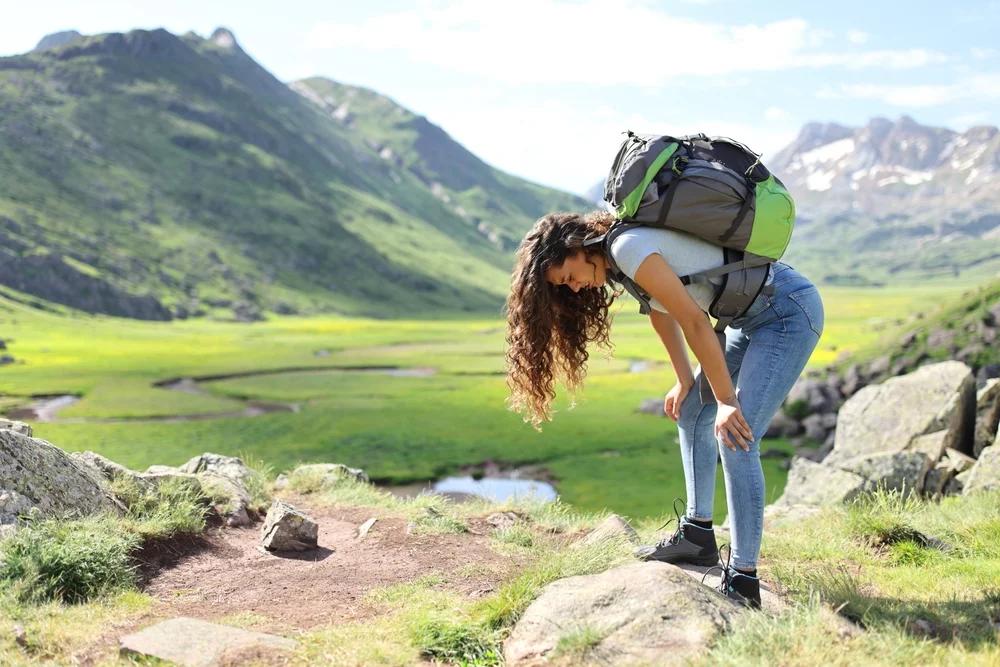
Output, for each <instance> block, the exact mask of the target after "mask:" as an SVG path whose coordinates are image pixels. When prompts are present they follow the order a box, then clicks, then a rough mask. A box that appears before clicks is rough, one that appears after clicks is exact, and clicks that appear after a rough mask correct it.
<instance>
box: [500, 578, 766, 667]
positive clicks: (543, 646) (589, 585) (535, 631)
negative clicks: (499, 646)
mask: <svg viewBox="0 0 1000 667" xmlns="http://www.w3.org/2000/svg"><path fill="white" fill-rule="evenodd" d="M743 613H746V612H744V611H743V610H742V609H740V608H739V607H737V606H736V605H735V604H734V603H733V602H732V601H730V600H727V599H726V598H724V597H722V596H721V595H719V594H718V593H716V592H715V591H713V590H712V589H711V588H709V587H707V586H703V585H701V584H700V583H698V582H697V581H695V580H694V579H692V578H691V577H690V576H688V575H687V574H686V573H685V572H684V571H682V570H681V569H680V568H678V567H676V566H674V565H668V564H666V563H657V562H649V563H631V564H629V565H624V566H622V567H618V568H615V569H612V570H608V571H607V572H604V573H602V574H594V575H586V576H577V577H569V578H566V579H560V580H558V581H554V582H552V583H551V584H549V585H548V586H546V587H545V588H544V589H543V590H542V593H541V595H539V596H538V598H537V599H536V600H535V601H534V602H533V603H531V605H530V606H529V607H528V609H527V610H526V611H525V612H524V615H523V616H522V617H521V619H520V620H519V621H518V623H517V625H516V626H515V627H514V630H513V632H512V633H511V635H510V638H509V639H508V640H507V642H506V645H505V647H504V656H505V658H506V664H507V665H509V666H510V667H518V666H527V665H539V664H543V663H545V664H547V663H548V662H550V661H552V660H554V659H559V657H560V656H559V650H557V649H558V648H559V647H560V642H562V644H563V647H562V649H561V650H563V651H565V650H566V648H565V647H566V646H567V645H569V646H572V645H573V641H572V640H573V638H574V637H576V636H578V635H579V634H580V633H581V632H587V633H588V635H587V639H588V640H589V641H587V642H585V643H584V646H583V647H582V648H581V649H579V650H582V651H585V652H586V653H587V655H586V656H562V657H563V658H569V659H570V660H574V658H575V661H574V662H580V663H586V664H591V663H594V664H596V663H601V664H609V665H649V664H656V665H664V664H677V665H683V664H689V663H690V662H691V661H692V660H694V659H695V658H696V657H698V656H699V655H702V654H704V652H705V651H706V650H707V648H708V646H709V643H710V642H711V641H712V639H713V638H714V637H715V636H716V635H717V634H718V633H720V632H723V631H724V630H725V629H726V628H728V627H729V626H730V624H731V623H732V622H733V621H734V620H735V619H736V618H737V616H738V615H740V614H743ZM595 636H596V637H599V638H600V639H599V641H596V643H595V642H594V641H593V638H594V637H595Z"/></svg>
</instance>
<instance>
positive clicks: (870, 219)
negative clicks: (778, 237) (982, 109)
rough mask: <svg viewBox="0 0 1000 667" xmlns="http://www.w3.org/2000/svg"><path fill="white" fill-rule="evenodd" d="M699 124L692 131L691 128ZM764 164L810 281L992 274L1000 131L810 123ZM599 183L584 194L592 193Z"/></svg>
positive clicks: (999, 205) (792, 249)
mask: <svg viewBox="0 0 1000 667" xmlns="http://www.w3.org/2000/svg"><path fill="white" fill-rule="evenodd" d="M696 129H697V128H695V130H696ZM763 159H764V162H765V164H767V166H768V167H769V168H770V169H771V171H773V172H774V173H775V174H777V176H778V177H779V178H780V179H781V180H782V181H783V182H784V183H785V185H786V186H787V187H788V189H789V190H790V191H791V193H792V195H793V196H794V197H795V201H796V207H797V223H796V229H795V235H794V236H793V237H792V243H791V245H790V246H789V249H788V252H787V254H786V256H785V258H784V259H786V260H787V261H788V262H789V263H792V264H794V265H795V266H796V267H798V268H801V269H803V270H804V271H805V272H807V273H808V274H809V275H810V276H811V277H814V279H819V280H823V281H825V282H828V283H847V284H871V283H885V282H908V281H914V280H924V279H928V278H945V277H954V276H963V275H964V276H966V277H969V278H971V279H984V280H985V279H988V278H991V277H994V276H996V274H997V273H998V271H1000V132H998V130H997V128H995V127H989V126H983V127H974V128H971V129H969V130H968V131H966V132H962V133H959V132H954V131H952V130H948V129H944V128H935V127H927V126H923V125H920V124H919V123H917V122H916V121H914V120H913V119H912V118H909V117H908V116H903V117H901V118H900V119H899V120H897V121H895V122H893V121H890V120H886V119H884V118H874V119H872V120H871V121H870V122H869V123H868V124H867V125H866V126H865V127H863V128H850V127H844V126H842V125H837V124H834V123H827V124H821V123H809V124H807V125H805V126H804V127H803V128H802V130H801V131H800V133H799V136H798V137H797V138H796V139H795V141H793V142H792V143H791V144H790V145H789V146H787V147H786V148H784V149H783V150H782V151H780V152H779V153H777V154H776V155H773V156H770V157H769V156H766V155H765V156H764V157H763ZM602 193H603V181H602V182H601V183H600V184H597V185H595V187H594V188H593V190H591V191H589V192H588V193H587V198H588V199H593V200H595V201H596V200H600V198H601V196H602Z"/></svg>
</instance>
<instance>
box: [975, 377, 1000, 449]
mask: <svg viewBox="0 0 1000 667" xmlns="http://www.w3.org/2000/svg"><path fill="white" fill-rule="evenodd" d="M998 425H1000V379H998V378H990V379H989V380H987V381H986V384H985V385H984V386H983V388H982V389H980V390H979V391H978V392H977V393H976V432H975V436H974V442H973V445H972V454H973V455H974V456H979V453H980V452H982V451H983V450H984V449H986V448H987V447H989V446H990V445H992V444H993V440H994V439H995V437H996V432H997V427H998Z"/></svg>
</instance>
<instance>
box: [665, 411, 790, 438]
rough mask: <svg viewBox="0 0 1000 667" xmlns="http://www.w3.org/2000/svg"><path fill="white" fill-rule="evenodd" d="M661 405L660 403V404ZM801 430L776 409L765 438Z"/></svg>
mask: <svg viewBox="0 0 1000 667" xmlns="http://www.w3.org/2000/svg"><path fill="white" fill-rule="evenodd" d="M661 407H662V405H661ZM801 432H802V424H800V423H799V422H797V421H796V420H794V419H792V418H791V417H789V416H788V415H786V414H785V412H784V411H783V410H778V413H777V414H776V415H774V418H773V419H772V420H771V424H770V425H769V426H768V427H767V432H766V433H765V434H764V437H765V438H790V437H792V436H795V435H798V434H799V433H801Z"/></svg>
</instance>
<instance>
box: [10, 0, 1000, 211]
mask: <svg viewBox="0 0 1000 667" xmlns="http://www.w3.org/2000/svg"><path fill="white" fill-rule="evenodd" d="M0 21H2V22H0V56H6V55H13V54H17V53H23V52H25V51H29V50H31V49H32V48H33V47H34V46H35V44H36V43H37V42H38V40H39V39H41V37H43V36H44V35H46V34H49V33H52V32H57V31H60V30H68V29H75V30H78V31H80V32H82V33H84V34H98V33H105V32H122V31H128V30H130V29H133V28H157V27H162V28H166V29H167V30H170V31H171V32H174V33H177V34H181V33H184V32H187V31H188V30H194V31H195V32H196V33H198V34H200V35H203V36H206V37H207V36H208V35H210V34H211V33H212V31H213V30H214V29H215V28H216V27H218V26H225V27H227V28H229V29H230V30H232V31H233V33H234V34H235V36H236V39H237V41H238V42H239V43H240V45H241V46H242V47H243V49H244V50H245V51H246V52H247V53H249V54H250V55H251V56H253V57H254V58H255V59H256V60H257V61H258V62H259V63H260V64H261V65H263V66H264V67H266V68H267V69H268V70H270V71H271V72H272V73H273V74H274V75H275V76H277V77H278V78H279V79H282V80H283V81H294V80H296V79H300V78H304V77H308V76H325V77H329V78H331V79H334V80H336V81H340V82H342V83H349V84H355V85H360V86H365V87H367V88H371V89H374V90H376V91H378V92H380V93H382V94H384V95H387V96H389V97H391V98H392V99H394V100H395V101H396V102H398V103H399V104H402V105H403V106H405V107H407V108H409V109H410V110H412V111H414V112H415V113H418V114H421V115H424V116H426V117H427V118H428V119H429V120H430V121H431V122H433V123H435V124H437V125H440V126H441V127H442V128H444V129H445V131H447V132H448V133H449V134H450V135H451V136H452V137H453V138H454V139H455V140H457V141H458V142H460V143H461V144H463V145H464V146H465V147H466V148H468V149H469V150H471V151H472V152H473V153H475V154H476V155H478V156H479V157H480V158H482V159H483V160H485V161H486V162H488V163H490V164H492V165H493V166H496V167H499V168H500V169H503V170H505V171H507V172H510V173H513V174H516V175H518V176H521V177H523V178H527V179H529V180H531V181H535V182H537V183H542V184H545V185H551V186H554V187H558V188H561V189H564V190H568V191H572V192H584V191H586V190H587V189H589V188H590V187H592V186H593V185H594V184H596V183H598V182H599V181H601V180H602V179H603V178H604V176H605V175H606V173H607V171H608V169H609V167H610V165H611V162H612V160H613V158H614V153H615V148H616V147H617V145H618V143H619V142H620V140H621V133H622V132H624V131H625V130H628V129H631V130H634V131H636V132H641V133H665V134H666V133H671V134H690V133H695V132H705V133H707V134H723V135H727V136H732V137H734V138H736V139H739V140H741V141H743V142H744V143H746V144H748V145H749V146H750V147H751V148H753V149H755V150H757V151H758V152H763V153H764V162H765V163H766V162H767V156H768V155H773V154H774V153H776V152H777V151H779V150H780V149H781V148H783V147H784V146H785V145H787V144H788V143H789V142H790V141H792V140H793V139H794V138H795V136H796V135H797V134H798V131H799V129H800V128H801V127H802V125H803V124H805V123H807V122H812V121H816V122H836V123H840V124H843V125H848V126H862V125H864V124H866V123H867V122H868V120H869V119H870V118H872V117H874V116H882V117H886V118H890V119H896V118H898V117H899V116H901V115H903V114H906V115H909V116H912V117H913V118H915V119H916V120H917V121H918V122H920V123H922V124H925V125H934V126H939V127H949V128H952V129H955V130H959V131H963V130H965V129H967V128H969V127H971V126H974V125H982V124H988V125H1000V37H998V35H1000V0H982V1H980V2H964V1H961V0H958V1H956V0H952V1H950V2H939V1H937V2H926V1H924V0H911V1H906V2H901V1H891V2H890V1H882V0H867V1H863V0H840V1H839V2H787V3H782V2H776V1H771V2H754V3H749V2H740V1H738V0H675V1H673V2H666V1H659V2H654V1H651V0H504V1H503V2H496V1H494V0H490V1H487V0H410V1H409V2H403V1H400V0H381V1H379V2H359V1H358V0H352V1H351V2H344V1H342V0H323V1H320V0H283V1H282V2H273V1H268V2H262V1H259V0H240V1H239V2H237V1H235V0H197V1H196V0H171V1H170V2H163V0H156V1H147V0H91V1H90V2H80V1H79V0H33V1H32V2H30V3H29V2H24V1H23V0H0Z"/></svg>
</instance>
